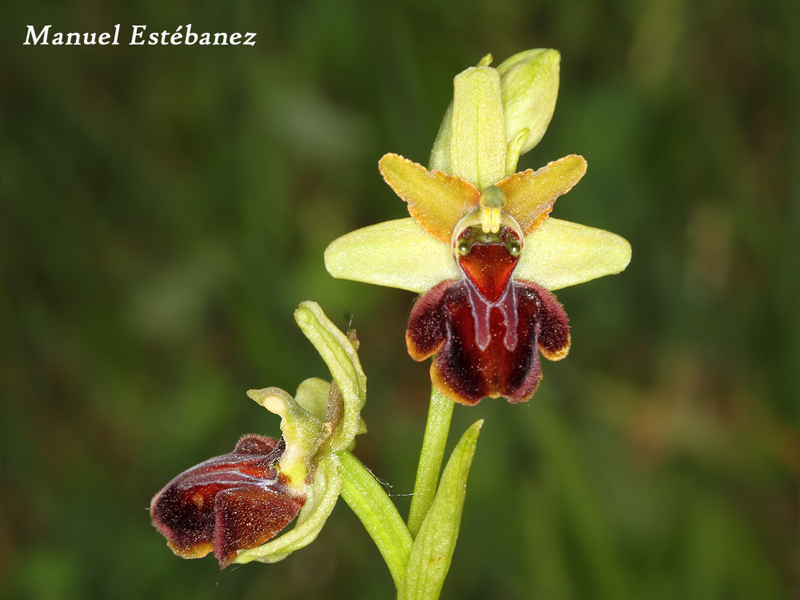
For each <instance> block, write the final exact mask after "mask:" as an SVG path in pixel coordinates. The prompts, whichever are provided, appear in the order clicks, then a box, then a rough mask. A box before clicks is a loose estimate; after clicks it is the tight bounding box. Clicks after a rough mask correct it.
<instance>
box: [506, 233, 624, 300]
mask: <svg viewBox="0 0 800 600" xmlns="http://www.w3.org/2000/svg"><path fill="white" fill-rule="evenodd" d="M630 260H631V245H630V244H629V243H628V240H626V239H625V238H622V237H620V236H618V235H616V234H614V233H611V232H608V231H605V230H603V229H595V228H594V227H587V226H586V225H579V224H577V223H572V222H570V221H561V220H560V219H553V218H552V217H551V218H548V219H546V220H545V221H544V223H542V225H541V226H540V227H539V228H538V229H536V230H535V231H534V232H533V233H531V234H530V235H529V236H528V237H526V238H525V244H524V246H523V248H522V255H521V256H520V260H519V263H518V264H517V268H516V270H515V271H514V279H518V280H523V281H533V282H534V283H538V284H539V285H541V286H544V287H545V288H547V289H548V290H557V289H560V288H565V287H568V286H570V285H576V284H578V283H583V282H584V281H590V280H592V279H596V278H598V277H603V276H604V275H613V274H614V273H619V272H620V271H623V270H624V269H625V267H627V266H628V263H629V262H630Z"/></svg>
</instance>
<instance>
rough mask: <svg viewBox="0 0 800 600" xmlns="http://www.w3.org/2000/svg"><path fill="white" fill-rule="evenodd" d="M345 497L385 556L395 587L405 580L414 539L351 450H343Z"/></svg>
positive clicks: (384, 493) (341, 454)
mask: <svg viewBox="0 0 800 600" xmlns="http://www.w3.org/2000/svg"><path fill="white" fill-rule="evenodd" d="M339 458H340V459H341V464H342V467H341V473H342V492H341V493H342V498H343V499H344V501H345V502H347V505H348V506H349V507H350V508H351V509H352V510H353V512H354V513H355V515H356V516H357V517H358V519H359V520H360V521H361V523H362V524H363V525H364V529H366V530H367V533H369V535H370V537H371V538H372V539H373V541H374V542H375V545H376V546H377V547H378V551H379V552H380V553H381V556H383V559H384V561H385V562H386V566H387V567H389V572H390V573H391V575H392V579H394V584H395V587H399V586H400V584H401V582H402V581H403V574H404V573H405V570H406V563H407V562H408V555H409V553H410V552H411V544H412V543H413V541H414V540H413V539H412V537H411V534H410V533H409V532H408V528H407V527H406V524H405V523H404V522H403V519H402V518H401V517H400V513H398V512H397V508H396V507H395V505H394V504H393V503H392V501H391V500H390V499H389V496H387V495H386V491H385V490H384V489H383V487H382V486H381V484H380V483H378V481H377V480H376V479H375V476H374V475H373V474H372V473H371V472H370V471H369V469H367V468H366V467H365V466H364V465H363V464H362V463H361V461H360V460H358V459H357V458H356V457H355V456H353V455H352V454H350V453H349V452H341V453H340V454H339Z"/></svg>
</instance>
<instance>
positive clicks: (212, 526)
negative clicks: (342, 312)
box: [150, 302, 366, 568]
mask: <svg viewBox="0 0 800 600" xmlns="http://www.w3.org/2000/svg"><path fill="white" fill-rule="evenodd" d="M295 320H296V321H297V323H298V325H299V326H300V328H301V329H302V330H303V333H304V334H305V335H306V337H308V339H309V340H310V341H311V342H312V344H314V346H315V347H316V349H317V351H318V352H319V353H320V354H321V355H322V358H323V360H325V362H326V363H327V365H328V367H329V368H330V370H331V374H332V375H333V383H332V384H331V383H328V382H327V381H323V380H322V379H317V378H311V379H307V380H305V381H304V382H303V383H301V384H300V386H299V388H298V390H297V393H296V394H295V396H294V397H292V396H291V395H290V394H288V393H287V392H285V391H283V390H281V389H279V388H274V387H273V388H265V389H262V390H250V391H249V392H248V393H247V394H248V396H250V398H252V399H253V400H255V401H256V402H257V403H258V404H260V405H261V406H263V407H264V408H266V409H267V410H269V411H270V412H272V413H275V414H277V415H279V416H280V417H281V433H282V437H281V438H280V440H278V439H274V438H267V437H264V436H260V435H253V434H251V435H245V436H243V437H242V438H241V439H240V440H239V442H238V443H237V444H236V447H235V449H234V450H233V452H231V453H229V454H224V455H222V456H217V457H215V458H211V459H209V460H206V461H204V462H202V463H200V464H199V465H196V466H194V467H192V468H190V469H188V470H186V471H184V472H183V473H181V474H180V475H178V476H177V477H175V478H174V479H173V480H172V481H170V482H169V483H168V484H167V485H166V487H165V488H164V489H163V490H161V491H160V492H159V493H158V494H156V496H155V497H154V498H153V500H152V502H151V505H150V515H151V518H152V521H153V525H155V527H156V528H157V529H158V530H159V531H160V532H161V533H162V534H163V535H164V537H166V538H167V544H168V545H169V547H170V548H171V549H172V551H173V552H175V554H177V555H179V556H182V557H183V558H199V557H202V556H205V555H207V554H208V553H209V552H211V551H213V552H214V555H215V556H216V558H217V560H218V561H219V564H220V568H225V567H227V566H228V565H230V564H231V563H234V562H236V563H246V562H250V561H253V560H256V561H261V562H277V561H279V560H282V559H284V558H286V557H287V556H288V555H289V554H291V553H292V552H294V551H295V550H297V549H299V548H302V547H304V546H306V545H308V544H309V543H311V542H312V541H313V540H314V539H315V538H316V537H317V535H318V534H319V532H320V530H321V529H322V526H323V525H324V524H325V521H326V520H327V518H328V516H329V515H330V514H331V511H333V507H334V506H335V505H336V501H337V500H338V498H339V493H340V491H341V487H342V475H341V459H340V456H339V454H338V453H341V452H343V451H345V450H347V449H348V448H350V447H351V446H352V444H353V441H354V439H355V436H356V435H357V434H359V433H363V432H364V431H365V430H366V429H365V427H364V424H363V422H362V420H361V416H360V413H361V409H362V408H363V406H364V401H365V399H366V377H365V376H364V372H363V370H362V369H361V364H360V362H359V360H358V355H357V354H356V350H357V348H358V342H357V341H356V340H355V336H354V335H352V336H346V335H345V334H344V333H342V332H341V331H339V330H338V329H337V328H336V326H334V325H333V323H331V321H330V320H329V319H328V318H327V317H326V316H325V314H324V313H323V312H322V309H321V308H320V307H319V306H318V305H317V304H315V303H313V302H304V303H303V304H301V305H300V307H299V308H298V309H297V311H296V312H295ZM295 518H297V524H296V525H295V527H294V528H293V529H292V530H291V531H288V532H286V533H284V534H282V535H280V536H278V537H275V536H277V534H279V533H280V532H281V531H282V530H283V529H284V528H285V527H286V526H287V525H288V524H289V523H291V522H292V521H293V520H294V519H295ZM273 538H275V539H273Z"/></svg>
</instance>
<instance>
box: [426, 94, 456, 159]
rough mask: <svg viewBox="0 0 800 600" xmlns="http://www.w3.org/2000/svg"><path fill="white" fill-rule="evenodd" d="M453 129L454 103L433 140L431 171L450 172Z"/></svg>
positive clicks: (448, 108) (449, 107)
mask: <svg viewBox="0 0 800 600" xmlns="http://www.w3.org/2000/svg"><path fill="white" fill-rule="evenodd" d="M452 131H453V103H452V102H451V103H450V106H448V107H447V110H446V111H445V113H444V119H442V124H441V125H440V126H439V133H437V134H436V140H435V141H434V142H433V150H431V159H430V161H429V162H428V169H430V170H431V171H444V172H445V173H450V172H451V171H450V137H451V135H452Z"/></svg>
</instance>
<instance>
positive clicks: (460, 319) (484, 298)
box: [406, 225, 570, 405]
mask: <svg viewBox="0 0 800 600" xmlns="http://www.w3.org/2000/svg"><path fill="white" fill-rule="evenodd" d="M521 247H522V246H521V237H520V235H519V233H517V232H516V231H514V228H512V227H510V226H503V227H500V228H499V231H498V232H497V233H492V232H484V231H483V230H482V228H481V227H480V226H479V225H478V226H470V227H466V228H465V229H464V230H463V231H462V232H461V233H460V234H458V235H457V237H456V239H455V241H454V248H455V256H456V260H457V262H458V265H459V267H460V270H461V272H462V274H463V276H462V278H461V279H458V280H445V281H443V282H441V283H440V284H439V285H437V286H436V287H434V288H432V289H431V290H429V291H428V292H426V293H425V294H424V295H423V296H422V297H421V298H420V299H419V300H418V301H417V303H416V304H415V305H414V308H413V310H412V312H411V317H410V319H409V323H408V329H407V330H406V343H407V345H408V352H409V354H410V355H411V357H412V358H413V359H414V360H417V361H422V360H425V359H426V358H428V357H430V356H432V355H433V354H436V353H438V354H437V356H436V358H435V359H434V361H433V364H432V365H431V379H432V380H433V383H434V384H435V385H436V387H438V388H439V389H440V390H442V392H444V393H445V394H447V395H448V396H449V397H450V398H452V399H453V400H455V401H456V402H461V403H462V404H470V405H474V404H477V403H478V402H479V401H480V400H481V398H483V397H484V396H490V397H499V396H505V397H506V398H508V400H509V401H511V402H522V401H525V400H528V399H529V398H530V397H531V396H532V395H533V394H534V392H536V388H537V387H538V385H539V381H541V379H542V372H541V368H540V366H539V352H540V351H541V353H542V354H543V355H544V356H545V357H546V358H548V359H550V360H558V359H560V358H563V357H564V356H566V354H567V352H569V346H570V337H569V326H568V324H567V315H566V313H565V312H564V309H563V308H562V307H561V305H560V304H559V303H558V301H557V300H556V299H555V297H554V296H553V295H552V294H551V293H550V292H548V291H547V290H546V289H544V288H543V287H542V286H540V285H537V284H535V283H532V282H528V281H519V280H515V279H513V278H512V274H513V273H514V269H515V267H516V265H517V262H518V261H519V255H520V251H521Z"/></svg>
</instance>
